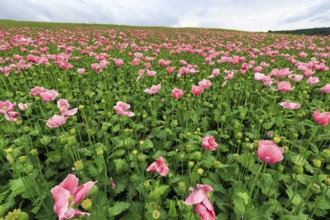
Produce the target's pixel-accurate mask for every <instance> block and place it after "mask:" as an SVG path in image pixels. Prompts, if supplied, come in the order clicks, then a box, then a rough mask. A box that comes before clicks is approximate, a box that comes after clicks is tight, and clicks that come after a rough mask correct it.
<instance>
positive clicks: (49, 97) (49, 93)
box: [39, 90, 59, 102]
mask: <svg viewBox="0 0 330 220" xmlns="http://www.w3.org/2000/svg"><path fill="white" fill-rule="evenodd" d="M58 95H59V94H58V92H57V91H56V90H46V91H43V92H41V93H40V94H39V96H40V97H41V99H42V101H43V102H50V101H53V100H54V99H56V97H57V96H58Z"/></svg>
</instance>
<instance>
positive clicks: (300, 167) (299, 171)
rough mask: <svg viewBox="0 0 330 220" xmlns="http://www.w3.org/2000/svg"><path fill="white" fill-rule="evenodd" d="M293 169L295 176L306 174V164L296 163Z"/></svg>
mask: <svg viewBox="0 0 330 220" xmlns="http://www.w3.org/2000/svg"><path fill="white" fill-rule="evenodd" d="M292 169H293V172H294V173H295V174H303V173H304V164H303V163H300V162H296V163H295V165H294V166H293V168H292Z"/></svg>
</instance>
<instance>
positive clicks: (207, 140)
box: [202, 135, 218, 150]
mask: <svg viewBox="0 0 330 220" xmlns="http://www.w3.org/2000/svg"><path fill="white" fill-rule="evenodd" d="M202 146H203V147H204V149H206V150H215V148H216V147H217V146H218V144H217V143H216V142H215V140H214V137H213V136H211V135H207V136H205V137H204V138H203V140H202Z"/></svg>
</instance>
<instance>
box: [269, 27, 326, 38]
mask: <svg viewBox="0 0 330 220" xmlns="http://www.w3.org/2000/svg"><path fill="white" fill-rule="evenodd" d="M268 32H271V33H283V34H305V35H322V36H327V35H330V27H321V28H308V29H298V30H286V31H268Z"/></svg>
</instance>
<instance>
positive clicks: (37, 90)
mask: <svg viewBox="0 0 330 220" xmlns="http://www.w3.org/2000/svg"><path fill="white" fill-rule="evenodd" d="M45 91H47V89H45V88H44V87H40V86H36V87H34V88H33V89H31V90H30V94H31V95H34V96H36V95H39V94H40V93H41V92H45Z"/></svg>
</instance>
